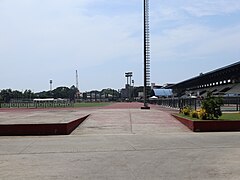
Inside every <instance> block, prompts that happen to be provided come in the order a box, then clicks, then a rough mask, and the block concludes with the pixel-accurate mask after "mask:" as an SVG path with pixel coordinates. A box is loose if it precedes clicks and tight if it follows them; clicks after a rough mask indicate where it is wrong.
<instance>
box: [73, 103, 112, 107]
mask: <svg viewBox="0 0 240 180" xmlns="http://www.w3.org/2000/svg"><path fill="white" fill-rule="evenodd" d="M110 104H112V103H109V102H89V103H84V102H82V103H75V104H74V107H102V106H108V105H110Z"/></svg>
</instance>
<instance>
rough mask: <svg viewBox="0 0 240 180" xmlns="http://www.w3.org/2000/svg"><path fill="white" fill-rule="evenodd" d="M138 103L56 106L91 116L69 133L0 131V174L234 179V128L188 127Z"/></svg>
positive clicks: (237, 159) (238, 173)
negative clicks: (193, 129) (194, 129)
mask: <svg viewBox="0 0 240 180" xmlns="http://www.w3.org/2000/svg"><path fill="white" fill-rule="evenodd" d="M139 107H141V104H138V103H127V104H126V103H124V104H113V105H112V106H110V107H105V108H96V109H94V108H89V109H87V108H80V109H72V110H70V109H69V110H64V109H63V110H55V111H51V113H50V114H52V113H56V117H57V114H58V116H60V114H62V115H63V114H65V115H66V116H70V115H69V114H71V113H72V114H74V115H76V114H85V113H89V114H91V116H90V117H89V118H87V119H86V120H85V121H84V122H83V123H82V124H81V125H80V126H79V127H78V128H77V129H76V130H75V131H74V132H73V133H72V134H71V135H68V136H1V137H0V169H1V170H0V179H3V180H5V179H6V180H9V179H10V180H15V179H16V180H19V179H20V180H21V179H22V180H25V179H27V180H28V179H29V180H30V179H31V180H32V179H39V180H40V179H41V180H42V179H43V180H44V179H46V180H48V179H62V180H66V179H81V180H85V179H86V180H89V179H90V180H91V179H94V180H115V179H116V180H118V179H119V180H120V179H121V180H138V179H139V180H152V179H153V180H155V179H156V180H159V179H160V180H161V179H163V180H192V179H199V180H205V179H211V180H215V179H216V180H219V179H220V180H221V179H222V180H225V179H228V180H238V179H239V177H240V143H239V137H240V133H239V132H216V133H193V132H191V131H190V130H188V129H187V128H186V127H185V126H183V125H182V124H181V123H179V122H178V121H177V120H175V119H174V118H173V117H172V116H171V115H170V114H169V112H171V111H169V110H167V111H166V110H165V109H163V108H159V107H157V106H153V107H152V108H151V110H141V109H140V108H139ZM48 111H49V110H48ZM63 112H64V113H63ZM5 113H9V117H10V116H11V115H12V113H11V112H10V111H5ZM19 113H21V112H19ZM22 113H23V114H24V112H22ZM25 113H26V112H25ZM35 113H40V114H45V113H46V112H45V111H44V110H42V113H41V112H39V111H36V112H35ZM47 113H49V112H47ZM68 113H69V114H68ZM0 114H1V113H0ZM23 114H22V116H23ZM5 115H6V114H5ZM52 116H53V117H54V115H53V114H52Z"/></svg>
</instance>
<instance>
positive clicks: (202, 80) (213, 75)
mask: <svg viewBox="0 0 240 180" xmlns="http://www.w3.org/2000/svg"><path fill="white" fill-rule="evenodd" d="M239 78H240V61H239V62H236V63H234V64H231V65H228V66H225V67H222V68H219V69H216V70H213V71H210V72H208V73H204V74H200V75H199V76H196V77H193V78H191V79H188V80H185V81H182V82H180V83H177V84H175V85H173V86H171V87H169V88H172V89H188V88H199V86H201V85H205V84H211V83H212V84H213V83H216V82H220V81H224V80H229V79H230V80H236V81H239V80H240V79H239Z"/></svg>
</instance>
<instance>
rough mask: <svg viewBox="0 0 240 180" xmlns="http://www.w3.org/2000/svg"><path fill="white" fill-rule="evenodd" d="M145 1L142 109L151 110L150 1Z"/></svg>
mask: <svg viewBox="0 0 240 180" xmlns="http://www.w3.org/2000/svg"><path fill="white" fill-rule="evenodd" d="M143 1H144V30H143V32H144V90H143V94H144V106H143V107H141V108H142V109H150V107H149V106H148V104H147V87H148V86H150V30H149V0H143Z"/></svg>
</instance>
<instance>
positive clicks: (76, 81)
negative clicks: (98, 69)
mask: <svg viewBox="0 0 240 180" xmlns="http://www.w3.org/2000/svg"><path fill="white" fill-rule="evenodd" d="M76 88H77V89H78V88H79V87H78V71H77V70H76ZM78 90H79V89H78Z"/></svg>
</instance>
